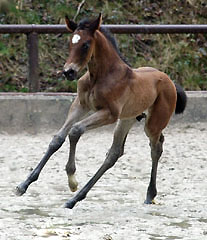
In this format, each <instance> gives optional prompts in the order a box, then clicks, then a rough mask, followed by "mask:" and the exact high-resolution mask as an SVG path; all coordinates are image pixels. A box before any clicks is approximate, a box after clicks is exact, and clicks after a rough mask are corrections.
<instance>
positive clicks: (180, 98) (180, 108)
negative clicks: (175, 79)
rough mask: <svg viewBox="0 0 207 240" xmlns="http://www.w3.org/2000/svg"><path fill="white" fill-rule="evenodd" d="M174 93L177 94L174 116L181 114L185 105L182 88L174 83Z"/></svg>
mask: <svg viewBox="0 0 207 240" xmlns="http://www.w3.org/2000/svg"><path fill="white" fill-rule="evenodd" d="M175 87H176V92H177V102H176V108H175V114H180V113H183V112H184V110H185V107H186V104H187V95H186V93H185V91H184V90H183V88H182V87H181V86H180V85H179V84H177V83H175Z"/></svg>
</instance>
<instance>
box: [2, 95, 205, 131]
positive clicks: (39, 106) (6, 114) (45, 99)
mask: <svg viewBox="0 0 207 240" xmlns="http://www.w3.org/2000/svg"><path fill="white" fill-rule="evenodd" d="M187 95H188V104H187V108H186V110H185V112H184V114H181V115H176V116H173V119H172V121H171V124H173V123H175V122H207V92H206V91H202V92H187ZM74 98H75V94H68V93H63V94H58V93H54V94H53V93H34V94H23V93H22V94H21V93H18V94H15V93H0V133H2V132H7V133H9V134H14V133H19V132H22V131H26V132H28V133H31V134H36V133H38V132H42V131H47V132H48V131H53V130H54V131H56V130H58V129H59V128H60V127H61V125H62V124H63V123H64V121H65V119H66V116H67V113H68V109H69V107H70V105H71V103H72V101H73V100H74Z"/></svg>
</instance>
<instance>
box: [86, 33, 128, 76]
mask: <svg viewBox="0 0 207 240" xmlns="http://www.w3.org/2000/svg"><path fill="white" fill-rule="evenodd" d="M122 64H124V65H125V63H123V61H122V60H121V58H120V57H119V55H118V53H117V52H116V50H115V49H114V47H113V46H112V44H111V43H110V42H109V40H108V39H107V38H106V37H105V36H104V34H103V33H101V32H100V31H96V33H95V47H94V52H93V55H92V58H91V60H90V62H89V64H88V68H89V72H90V73H91V74H92V75H93V76H94V77H96V78H102V77H106V76H107V75H108V74H111V73H112V71H113V70H115V69H116V68H117V66H119V65H122ZM115 66H116V67H115ZM96 80H97V79H96Z"/></svg>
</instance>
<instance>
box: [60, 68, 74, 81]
mask: <svg viewBox="0 0 207 240" xmlns="http://www.w3.org/2000/svg"><path fill="white" fill-rule="evenodd" d="M63 74H64V76H65V77H66V78H67V79H68V80H70V81H73V80H74V79H76V77H77V72H76V71H75V70H73V69H69V70H67V71H66V70H64V71H63Z"/></svg>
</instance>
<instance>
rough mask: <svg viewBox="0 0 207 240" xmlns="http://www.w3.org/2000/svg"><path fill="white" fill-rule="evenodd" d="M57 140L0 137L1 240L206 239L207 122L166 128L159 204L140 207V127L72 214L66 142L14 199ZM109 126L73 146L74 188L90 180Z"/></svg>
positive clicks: (145, 167) (144, 162) (143, 161)
mask: <svg viewBox="0 0 207 240" xmlns="http://www.w3.org/2000/svg"><path fill="white" fill-rule="evenodd" d="M53 134H55V132H54V133H52V134H46V133H44V134H38V135H29V134H23V133H22V134H18V135H8V134H6V133H2V134H0V175H1V176H0V205H1V208H0V239H1V240H4V239H5V240H23V239H24V240H30V239H35V240H45V239H48V240H52V239H57V240H59V239H69V240H126V239H127V240H137V239H141V240H155V239H156V240H161V239H173V240H174V239H185V240H189V239H193V240H198V239H199V240H200V239H203V240H204V239H207V202H206V201H207V123H197V124H176V125H170V126H169V127H168V128H167V129H166V130H165V131H164V135H165V144H164V153H163V155H162V158H161V160H160V163H159V168H158V179H157V188H158V196H157V198H156V202H157V204H156V205H145V204H143V202H144V200H145V195H146V189H147V186H148V182H149V176H150V170H151V160H150V148H149V145H148V139H147V137H146V136H145V134H144V132H143V123H141V124H139V123H136V124H135V125H134V127H133V129H132V130H131V131H130V134H129V136H128V139H127V143H126V148H125V154H124V156H122V157H121V158H120V159H119V161H118V162H117V163H116V165H115V166H114V167H113V168H112V169H110V170H109V171H108V172H107V173H106V174H105V175H104V176H103V177H102V178H101V179H100V181H99V182H98V183H97V184H96V185H95V186H94V188H93V189H92V190H91V191H90V192H89V194H88V196H87V198H86V199H85V200H84V201H82V202H80V203H78V204H77V205H76V206H75V207H74V209H73V210H68V209H64V208H63V207H62V206H63V204H64V203H65V201H66V200H67V199H69V198H71V197H72V196H73V195H74V193H71V192H70V191H69V188H68V186H67V176H66V173H65V171H64V168H65V164H66V162H67V158H68V140H67V141H66V142H65V143H64V145H63V146H62V148H61V149H60V150H59V151H58V152H57V153H55V154H54V156H52V158H51V159H50V161H49V162H48V163H47V165H46V167H45V168H44V169H43V171H42V173H41V175H40V177H39V180H38V181H37V182H35V183H33V184H32V185H31V186H30V188H29V189H28V191H27V193H26V194H25V195H23V196H21V197H17V196H16V195H15V194H14V193H13V189H14V188H15V186H16V185H18V184H19V183H20V182H22V181H23V180H24V179H25V177H26V176H27V175H28V173H29V172H30V171H31V168H33V167H34V166H36V164H37V163H38V162H39V160H40V158H41V157H42V155H43V153H44V151H45V150H46V148H47V146H48V143H49V142H50V140H51V138H52V135H53ZM112 134H113V130H112V127H105V128H101V129H99V130H95V131H90V132H88V133H86V134H85V135H84V136H83V137H82V138H81V140H80V142H79V143H78V147H77V161H76V162H77V179H78V181H79V189H80V187H82V186H83V185H84V184H85V183H86V182H87V181H88V179H89V178H90V177H91V176H92V175H93V174H94V173H95V171H96V170H97V169H98V167H99V166H100V165H101V163H102V162H103V160H104V158H105V154H106V152H107V150H108V149H109V147H110V145H111V142H112Z"/></svg>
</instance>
